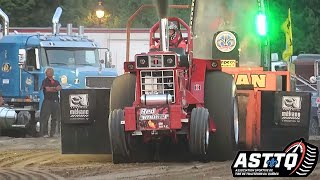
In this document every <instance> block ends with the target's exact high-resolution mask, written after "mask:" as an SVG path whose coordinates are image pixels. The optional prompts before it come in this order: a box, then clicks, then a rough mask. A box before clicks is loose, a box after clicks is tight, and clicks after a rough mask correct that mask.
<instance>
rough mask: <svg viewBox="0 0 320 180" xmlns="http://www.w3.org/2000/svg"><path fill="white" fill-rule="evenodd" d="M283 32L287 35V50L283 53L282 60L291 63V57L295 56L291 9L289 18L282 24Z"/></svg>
mask: <svg viewBox="0 0 320 180" xmlns="http://www.w3.org/2000/svg"><path fill="white" fill-rule="evenodd" d="M282 30H283V32H284V33H285V35H286V49H285V50H284V51H283V53H282V58H283V60H285V61H289V59H290V57H291V56H292V55H293V44H292V23H291V15H290V8H289V10H288V18H287V19H286V21H285V22H284V23H283V24H282Z"/></svg>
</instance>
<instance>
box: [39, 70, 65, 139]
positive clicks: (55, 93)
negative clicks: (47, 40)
mask: <svg viewBox="0 0 320 180" xmlns="http://www.w3.org/2000/svg"><path fill="white" fill-rule="evenodd" d="M45 73H46V78H45V79H44V80H43V81H42V85H41V90H43V94H44V100H43V103H42V106H41V111H40V134H41V136H43V137H49V136H50V137H53V136H54V135H55V130H56V124H57V120H58V131H59V133H60V128H59V124H60V104H59V91H60V90H61V89H62V87H61V85H60V83H59V81H57V80H55V79H54V78H53V75H54V70H53V69H52V68H47V69H46V72H45ZM50 115H51V129H50V133H49V135H48V122H49V117H50Z"/></svg>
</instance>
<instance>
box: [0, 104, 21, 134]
mask: <svg viewBox="0 0 320 180" xmlns="http://www.w3.org/2000/svg"><path fill="white" fill-rule="evenodd" d="M16 119H17V113H16V112H15V110H13V109H9V108H7V107H0V129H5V128H10V127H11V126H12V124H13V123H14V122H15V121H16Z"/></svg>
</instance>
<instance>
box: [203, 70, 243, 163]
mask: <svg viewBox="0 0 320 180" xmlns="http://www.w3.org/2000/svg"><path fill="white" fill-rule="evenodd" d="M204 99H205V102H204V103H205V107H206V108H207V109H208V111H209V116H210V117H212V118H213V120H214V124H215V127H216V132H214V133H210V136H209V146H208V159H209V160H216V161H225V160H230V159H232V158H233V157H234V154H235V150H236V147H237V144H238V137H239V127H238V102H237V99H236V85H235V83H234V80H233V77H232V76H231V75H230V74H227V73H224V72H207V73H206V80H205V88H204Z"/></svg>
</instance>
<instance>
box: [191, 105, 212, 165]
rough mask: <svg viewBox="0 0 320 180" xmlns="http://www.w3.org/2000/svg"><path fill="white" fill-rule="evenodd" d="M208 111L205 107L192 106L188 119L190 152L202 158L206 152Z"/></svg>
mask: <svg viewBox="0 0 320 180" xmlns="http://www.w3.org/2000/svg"><path fill="white" fill-rule="evenodd" d="M208 140H209V112H208V109H206V108H194V109H192V112H191V120H190V139H189V149H190V152H191V153H192V154H193V155H195V156H196V157H197V159H198V158H200V159H202V158H203V157H204V156H206V154H207V149H208V143H209V141H208Z"/></svg>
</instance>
